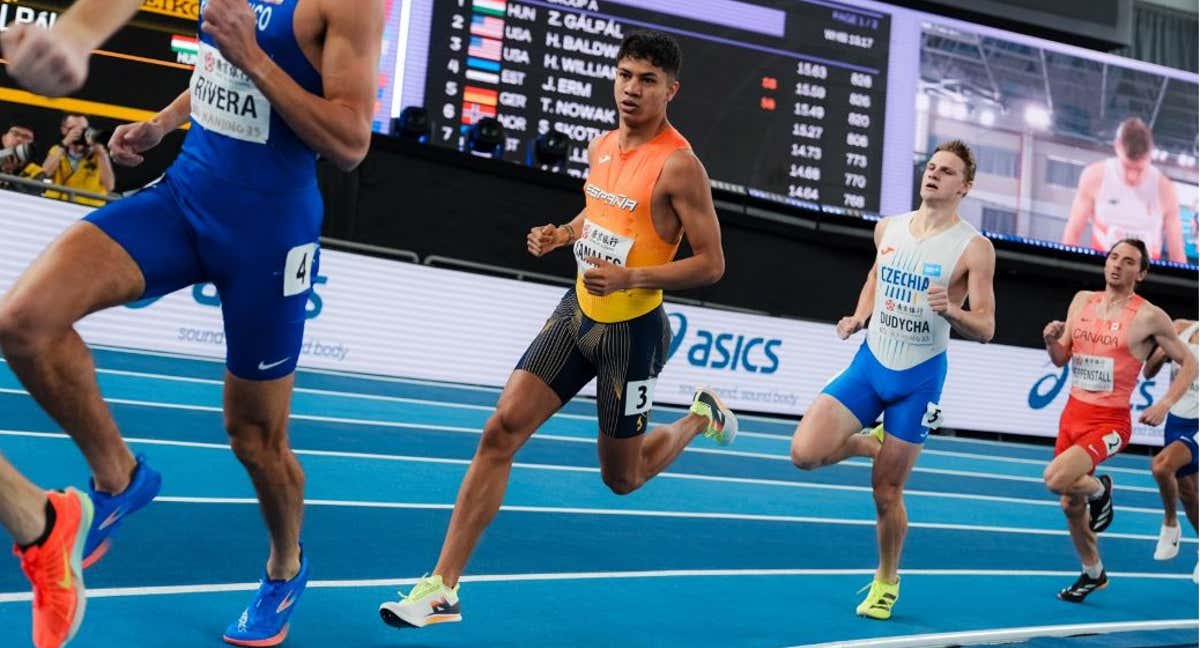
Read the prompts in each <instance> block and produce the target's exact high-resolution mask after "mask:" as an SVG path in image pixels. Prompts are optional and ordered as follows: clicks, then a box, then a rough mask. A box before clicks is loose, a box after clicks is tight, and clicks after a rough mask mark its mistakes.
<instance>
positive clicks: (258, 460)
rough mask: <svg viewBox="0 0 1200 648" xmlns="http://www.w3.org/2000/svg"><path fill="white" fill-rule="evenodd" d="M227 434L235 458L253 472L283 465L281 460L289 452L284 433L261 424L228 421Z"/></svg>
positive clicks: (226, 424)
mask: <svg viewBox="0 0 1200 648" xmlns="http://www.w3.org/2000/svg"><path fill="white" fill-rule="evenodd" d="M225 433H226V434H228V435H229V447H230V448H231V449H232V450H233V454H234V456H236V457H237V458H238V461H240V462H242V465H243V466H245V467H246V468H247V469H248V470H251V471H254V470H260V469H262V468H264V467H266V466H270V465H276V464H280V465H281V459H282V458H283V457H284V455H286V454H287V453H288V451H289V450H288V444H287V440H286V437H285V435H284V434H283V433H282V431H281V430H276V429H273V426H271V425H268V424H264V423H261V422H250V421H240V420H228V419H227V420H226V422H225Z"/></svg>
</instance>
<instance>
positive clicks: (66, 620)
mask: <svg viewBox="0 0 1200 648" xmlns="http://www.w3.org/2000/svg"><path fill="white" fill-rule="evenodd" d="M48 497H49V498H50V505H51V506H53V507H54V514H55V518H54V527H53V528H52V529H51V530H50V535H49V537H47V538H46V541H45V542H43V543H42V544H40V545H34V546H31V547H28V548H26V549H20V548H19V547H13V553H14V554H16V555H17V557H19V558H20V559H21V570H22V571H24V572H25V576H27V577H28V578H29V582H30V583H31V584H32V585H33V645H34V646H36V647H37V648H59V646H62V645H63V644H65V643H66V642H68V641H70V640H71V638H72V637H74V636H75V633H76V632H78V631H79V625H80V624H81V623H83V613H84V611H85V609H86V608H87V596H86V594H85V592H84V589H83V564H82V563H83V545H84V540H85V538H87V532H88V528H89V527H91V525H92V502H91V500H89V499H88V497H87V495H84V494H83V493H80V492H79V491H77V490H75V489H74V488H68V489H67V490H66V492H65V493H59V492H51V493H49V494H48Z"/></svg>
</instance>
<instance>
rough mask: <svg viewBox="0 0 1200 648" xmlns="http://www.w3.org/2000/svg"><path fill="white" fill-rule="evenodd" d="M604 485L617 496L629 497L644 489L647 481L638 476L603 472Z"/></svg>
mask: <svg viewBox="0 0 1200 648" xmlns="http://www.w3.org/2000/svg"><path fill="white" fill-rule="evenodd" d="M601 477H603V478H604V485H605V486H608V489H609V490H611V491H612V492H613V493H615V494H617V495H628V494H630V493H632V492H633V491H635V490H637V489H639V488H641V487H642V484H645V483H646V480H644V479H642V478H641V477H639V476H637V475H629V474H621V473H609V472H603V473H602V475H601Z"/></svg>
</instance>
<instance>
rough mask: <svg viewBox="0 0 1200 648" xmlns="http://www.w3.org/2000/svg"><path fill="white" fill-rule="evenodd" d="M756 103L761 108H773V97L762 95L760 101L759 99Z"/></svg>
mask: <svg viewBox="0 0 1200 648" xmlns="http://www.w3.org/2000/svg"><path fill="white" fill-rule="evenodd" d="M758 105H759V106H761V107H762V109H763V110H775V98H774V97H763V98H762V101H760V102H759V104H758Z"/></svg>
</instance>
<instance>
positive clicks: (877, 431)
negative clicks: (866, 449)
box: [867, 423, 887, 445]
mask: <svg viewBox="0 0 1200 648" xmlns="http://www.w3.org/2000/svg"><path fill="white" fill-rule="evenodd" d="M867 435H869V436H872V437H874V438H875V440H876V441H878V442H879V445H883V437H884V436H886V435H887V432H885V431H884V429H883V423H880V424H879V425H876V426H875V427H873V428H871V429H870V430H869V431H868V432H867Z"/></svg>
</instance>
